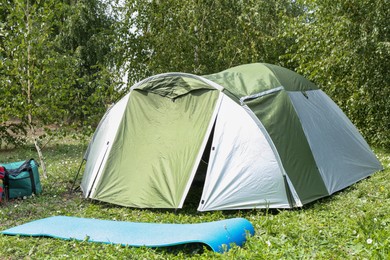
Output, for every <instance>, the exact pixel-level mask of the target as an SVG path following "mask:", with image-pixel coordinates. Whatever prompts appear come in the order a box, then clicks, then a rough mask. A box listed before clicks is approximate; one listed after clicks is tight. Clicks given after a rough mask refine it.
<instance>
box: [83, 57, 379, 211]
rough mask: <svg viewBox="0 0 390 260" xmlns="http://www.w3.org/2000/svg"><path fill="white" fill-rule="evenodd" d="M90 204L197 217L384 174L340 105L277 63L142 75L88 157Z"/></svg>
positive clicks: (293, 199)
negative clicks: (190, 209)
mask: <svg viewBox="0 0 390 260" xmlns="http://www.w3.org/2000/svg"><path fill="white" fill-rule="evenodd" d="M85 159H86V161H87V162H86V166H85V171H84V176H83V179H82V183H81V188H82V190H83V194H84V196H85V197H86V198H92V199H96V200H100V201H105V202H110V203H114V204H119V205H124V206H130V207H140V208H182V206H183V204H184V201H185V198H186V196H187V194H188V192H189V190H190V187H191V185H194V184H193V183H195V181H194V180H195V179H198V180H200V183H201V187H203V189H202V194H201V195H200V194H199V207H198V210H199V211H208V210H230V209H252V208H266V207H269V208H291V207H297V206H298V207H299V206H302V205H303V204H306V203H309V202H311V201H314V200H316V199H319V198H322V197H325V196H328V195H330V194H332V193H334V192H336V191H339V190H341V189H343V188H345V187H347V186H349V185H351V184H353V183H355V182H357V181H359V180H361V179H363V178H365V177H367V176H369V175H371V174H372V173H374V172H375V171H378V170H380V169H382V166H381V164H380V163H379V161H378V160H377V158H376V157H375V155H374V154H373V152H372V151H371V150H370V148H369V146H368V145H367V143H366V141H365V140H364V139H363V137H362V136H361V135H360V134H359V132H358V131H357V129H356V128H355V127H354V125H353V124H352V123H351V122H350V120H348V118H347V117H346V116H345V115H344V114H343V112H342V111H341V110H340V109H339V108H338V106H337V105H336V104H335V103H334V102H333V101H332V100H331V99H330V98H329V97H328V96H327V95H326V94H325V93H324V92H323V91H321V90H320V89H318V88H317V87H316V86H315V85H314V84H313V83H312V82H310V81H308V80H307V79H305V78H304V77H302V76H300V75H298V74H296V73H294V72H292V71H290V70H288V69H285V68H282V67H279V66H275V65H270V64H259V63H257V64H248V65H242V66H238V67H234V68H231V69H228V70H225V71H222V72H220V73H216V74H213V75H207V76H196V75H192V74H184V73H167V74H161V75H156V76H152V77H150V78H147V79H145V80H143V81H141V82H139V83H137V84H135V85H134V86H133V87H131V90H130V92H129V93H128V94H127V95H126V96H124V97H123V98H122V99H121V100H120V101H119V102H117V103H116V104H115V105H114V106H112V107H111V109H109V111H107V113H106V114H105V116H104V117H103V119H102V120H101V122H100V124H99V126H98V128H97V130H96V132H95V134H94V136H93V138H92V140H91V142H90V144H89V147H88V150H87V152H86V154H85Z"/></svg>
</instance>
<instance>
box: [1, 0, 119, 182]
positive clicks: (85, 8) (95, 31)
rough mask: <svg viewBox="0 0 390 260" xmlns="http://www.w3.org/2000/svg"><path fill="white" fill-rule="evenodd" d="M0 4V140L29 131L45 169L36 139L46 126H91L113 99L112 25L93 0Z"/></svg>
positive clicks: (36, 0)
mask: <svg viewBox="0 0 390 260" xmlns="http://www.w3.org/2000/svg"><path fill="white" fill-rule="evenodd" d="M92 7H93V8H92ZM1 8H2V10H1V11H2V12H1V17H0V18H1V27H0V28H1V31H0V32H1V34H0V35H1V44H0V46H1V49H0V53H1V54H0V58H1V59H2V64H1V67H0V86H1V88H0V93H1V94H2V98H1V101H0V102H1V103H0V105H1V118H0V119H1V127H0V140H2V142H4V141H6V142H16V141H22V140H21V139H20V138H19V136H18V135H15V134H20V133H27V130H29V133H30V134H31V135H32V137H33V140H34V144H35V146H36V148H37V151H38V154H39V156H40V158H41V166H42V167H43V172H44V174H45V169H44V161H43V156H42V154H41V152H40V150H41V149H40V144H39V142H40V139H41V137H43V136H44V135H45V134H46V133H47V128H46V126H47V125H51V124H55V125H58V126H60V128H59V129H60V130H64V129H66V127H65V126H67V125H70V126H75V127H84V128H83V129H92V127H91V125H92V126H94V125H96V124H97V122H98V120H99V119H100V117H101V115H102V113H104V111H105V110H106V105H107V104H108V103H109V102H112V100H113V99H114V98H115V97H116V93H115V91H114V90H115V85H114V84H115V83H114V82H113V80H112V78H113V77H112V74H111V73H110V72H111V70H110V69H111V67H110V63H109V60H110V59H109V58H107V57H108V53H109V52H110V44H111V42H110V41H109V40H108V39H107V37H106V36H107V35H109V34H108V33H107V32H109V30H108V29H109V28H110V26H111V24H110V23H108V22H107V23H106V20H109V19H108V18H107V15H105V14H104V9H102V8H101V6H100V5H99V3H98V2H97V1H77V2H76V3H73V2H70V3H66V1H64V2H59V1H54V0H45V1H42V0H35V1H34V0H25V1H6V2H5V3H4V4H2V5H1ZM69 14H72V15H69ZM88 126H89V127H88ZM37 129H44V131H38V130H37ZM90 132H91V130H89V132H88V133H90ZM18 138H19V139H18Z"/></svg>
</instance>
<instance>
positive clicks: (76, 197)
mask: <svg viewBox="0 0 390 260" xmlns="http://www.w3.org/2000/svg"><path fill="white" fill-rule="evenodd" d="M54 143H55V142H53V141H52V142H51V143H50V146H46V147H45V148H44V150H43V153H44V156H45V158H46V166H47V170H48V178H47V179H43V178H42V179H41V182H42V186H43V193H42V194H41V195H40V196H33V197H30V198H27V199H24V200H14V201H10V202H7V203H2V204H0V230H3V229H6V228H10V227H13V226H15V225H19V224H23V223H25V222H28V221H32V220H36V219H40V218H45V217H49V216H56V215H67V216H77V217H86V218H100V219H109V220H121V221H137V222H155V223H198V222H206V221H214V220H221V219H226V218H233V217H244V218H246V219H248V220H249V221H251V222H252V224H253V225H254V227H255V232H256V234H255V236H253V237H251V238H249V240H248V241H247V243H246V244H245V246H244V247H243V248H239V247H233V249H231V250H230V251H229V252H227V253H225V254H218V253H214V252H212V251H210V250H209V249H207V248H203V247H202V246H198V245H187V246H177V247H173V248H165V249H151V248H134V247H121V246H115V245H109V244H98V243H88V242H85V241H83V242H77V241H64V240H58V239H51V238H28V237H13V236H4V235H0V259H64V258H69V259H81V258H87V259H184V258H185V259H187V258H203V259H210V258H227V259H390V180H389V174H390V151H383V150H376V151H375V152H376V154H377V156H378V157H379V159H380V161H381V162H382V164H383V166H384V167H385V170H384V171H382V172H377V173H375V174H374V175H373V176H372V177H370V178H368V179H365V180H363V181H361V182H359V183H357V184H355V185H353V186H351V187H349V188H347V189H345V190H343V191H341V192H338V193H337V194H335V195H333V196H331V197H328V198H325V199H322V200H319V201H316V202H314V203H312V204H310V205H307V206H305V207H303V208H301V209H295V210H245V211H228V212H224V211H215V212H206V213H199V212H197V211H196V208H197V203H198V202H197V201H196V200H192V201H189V202H188V203H187V205H186V206H185V208H184V209H182V210H178V211H177V212H175V211H173V210H148V209H145V210H141V209H131V208H124V207H119V206H115V205H109V204H105V203H99V202H96V201H89V200H85V199H83V198H82V196H81V192H80V191H78V192H74V193H70V192H69V189H70V187H71V185H72V182H73V179H74V177H75V175H76V172H77V169H78V167H79V164H80V162H81V158H82V154H83V152H84V150H85V149H86V146H87V142H85V141H67V142H65V141H58V142H57V144H54ZM37 157H38V156H37V155H36V152H35V149H34V147H33V145H30V146H25V147H21V148H18V149H12V150H0V161H1V162H12V161H19V160H25V159H28V158H36V159H38V158H37ZM79 179H80V178H79ZM79 181H80V180H78V182H77V183H79ZM167 235H169V234H167Z"/></svg>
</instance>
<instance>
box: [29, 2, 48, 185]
mask: <svg viewBox="0 0 390 260" xmlns="http://www.w3.org/2000/svg"><path fill="white" fill-rule="evenodd" d="M25 15H26V20H27V23H26V25H27V37H29V36H30V27H31V24H30V6H29V1H27V7H26V13H25ZM31 66H32V65H31V45H30V40H29V39H28V41H27V104H28V105H29V107H30V108H29V112H28V115H27V116H28V124H29V127H30V129H31V134H32V136H33V139H34V145H35V149H36V150H37V153H38V157H39V161H40V165H41V167H42V175H43V177H44V178H47V173H46V165H45V162H44V160H43V154H42V150H41V148H40V146H39V143H38V138H37V137H36V131H35V127H34V125H33V120H32V111H31V109H32V108H31V104H32V87H33V86H32V84H31V79H30V69H31Z"/></svg>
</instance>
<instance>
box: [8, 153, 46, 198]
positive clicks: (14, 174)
mask: <svg viewBox="0 0 390 260" xmlns="http://www.w3.org/2000/svg"><path fill="white" fill-rule="evenodd" d="M2 166H3V167H4V168H5V169H6V174H5V182H4V184H5V188H6V189H5V191H6V196H7V197H8V198H9V199H15V198H22V197H24V196H31V195H32V194H33V193H34V194H36V195H38V194H40V193H41V192H42V187H41V182H40V179H39V172H38V166H39V165H38V164H37V163H36V162H35V161H34V159H30V160H26V161H21V162H13V163H8V164H3V165H2Z"/></svg>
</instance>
